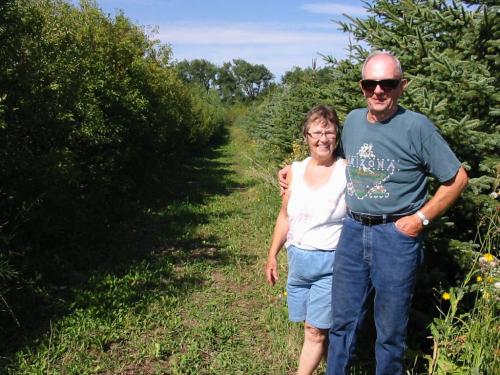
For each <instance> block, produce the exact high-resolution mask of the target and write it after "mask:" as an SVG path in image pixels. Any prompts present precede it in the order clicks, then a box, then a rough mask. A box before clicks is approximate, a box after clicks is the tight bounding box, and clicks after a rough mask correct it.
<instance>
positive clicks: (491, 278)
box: [486, 276, 495, 284]
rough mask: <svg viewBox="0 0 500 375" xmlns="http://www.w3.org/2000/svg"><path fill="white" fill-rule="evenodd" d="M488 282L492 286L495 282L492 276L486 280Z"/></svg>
mask: <svg viewBox="0 0 500 375" xmlns="http://www.w3.org/2000/svg"><path fill="white" fill-rule="evenodd" d="M486 281H487V282H489V283H490V284H491V283H492V282H493V281H495V279H494V278H493V277H492V276H488V277H487V278H486Z"/></svg>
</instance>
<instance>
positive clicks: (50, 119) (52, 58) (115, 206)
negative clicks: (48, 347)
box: [0, 0, 224, 312]
mask: <svg viewBox="0 0 500 375" xmlns="http://www.w3.org/2000/svg"><path fill="white" fill-rule="evenodd" d="M0 25H1V26H0V150H1V151H0V152H1V157H0V179H1V180H2V187H1V189H0V293H1V294H2V295H6V296H7V297H8V295H7V294H8V293H9V292H10V291H12V290H13V288H14V286H16V285H17V284H16V283H18V282H21V280H24V281H23V283H24V285H25V286H26V285H28V284H29V285H33V288H34V289H36V288H37V285H39V282H38V281H40V280H44V279H47V278H48V279H50V280H52V282H55V281H57V282H63V283H64V282H68V280H69V278H70V275H71V274H72V273H73V271H75V270H80V269H85V268H86V267H88V266H89V265H91V264H95V262H97V261H98V259H99V258H100V257H105V250H104V248H105V246H108V245H109V242H110V241H109V237H110V230H112V229H113V228H114V227H116V226H118V225H121V223H123V222H124V220H125V218H127V217H129V216H130V215H132V214H135V213H137V212H139V211H140V206H139V204H140V201H141V192H142V191H144V189H146V188H147V187H148V186H149V185H151V184H153V183H154V181H155V179H157V177H158V175H159V174H161V173H162V171H165V170H170V169H173V168H174V165H175V164H176V163H175V160H178V159H181V158H182V157H183V156H185V155H188V154H189V153H191V152H193V151H194V150H196V151H197V152H198V150H199V149H200V148H201V147H205V146H207V145H209V143H210V140H211V139H212V137H213V136H214V135H215V134H216V133H217V131H219V130H220V128H221V126H222V125H223V117H224V112H223V109H222V107H221V105H220V101H219V100H218V98H217V97H215V96H214V95H213V94H211V93H204V94H203V95H201V93H200V92H199V91H198V90H195V89H193V88H192V87H190V86H186V85H185V84H184V83H183V82H182V80H181V79H180V77H179V75H178V72H177V70H176V69H174V68H173V67H172V66H171V64H170V59H171V52H170V49H169V48H168V47H167V46H161V45H158V44H157V43H156V42H155V41H153V40H151V39H150V38H149V37H148V36H147V35H146V34H145V32H144V31H143V30H142V28H141V27H139V26H136V25H134V24H132V23H131V22H130V21H129V20H128V19H127V17H126V16H125V15H124V14H118V15H117V16H116V17H115V18H112V19H111V18H109V17H107V16H105V15H104V14H103V13H102V12H101V11H100V10H99V8H98V7H97V5H96V3H95V2H93V1H82V2H81V5H80V8H76V7H74V6H72V5H70V4H69V3H67V2H65V1H62V0H15V1H14V0H7V1H4V2H2V3H1V4H0ZM55 270H57V271H55ZM16 275H18V276H16ZM34 279H36V280H38V281H37V282H35V283H33V284H32V283H31V281H30V280H34ZM18 287H19V285H17V286H16V288H18ZM29 288H32V287H31V286H30V287H29ZM17 293H18V294H19V293H20V292H19V291H18V292H17ZM12 299H13V298H11V299H10V300H11V301H12ZM19 300H21V299H19ZM3 305H4V304H2V303H0V309H2V306H3ZM4 310H5V309H4ZM0 312H2V311H0ZM4 312H5V311H4Z"/></svg>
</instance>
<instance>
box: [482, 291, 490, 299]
mask: <svg viewBox="0 0 500 375" xmlns="http://www.w3.org/2000/svg"><path fill="white" fill-rule="evenodd" d="M483 297H484V299H485V300H486V301H488V300H489V299H490V294H489V293H488V292H484V293H483Z"/></svg>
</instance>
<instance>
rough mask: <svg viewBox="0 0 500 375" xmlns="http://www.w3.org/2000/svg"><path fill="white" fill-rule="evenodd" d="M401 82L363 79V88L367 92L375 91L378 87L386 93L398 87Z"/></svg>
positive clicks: (397, 80) (398, 80)
mask: <svg viewBox="0 0 500 375" xmlns="http://www.w3.org/2000/svg"><path fill="white" fill-rule="evenodd" d="M400 82H401V80H400V79H380V80H375V79H362V80H361V87H362V88H363V90H365V91H374V90H375V88H376V87H377V85H378V86H380V88H381V89H382V90H384V91H391V90H394V89H395V88H396V87H398V86H399V83H400Z"/></svg>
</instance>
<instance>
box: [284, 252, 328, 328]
mask: <svg viewBox="0 0 500 375" xmlns="http://www.w3.org/2000/svg"><path fill="white" fill-rule="evenodd" d="M334 261H335V251H326V250H325V251H324V250H302V249H299V248H297V247H295V246H293V245H290V246H289V247H288V283H287V303H288V316H289V318H290V320H291V321H292V322H302V321H306V322H308V323H309V324H311V325H312V326H314V327H316V328H320V329H329V328H330V327H331V325H332V274H333V263H334Z"/></svg>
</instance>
